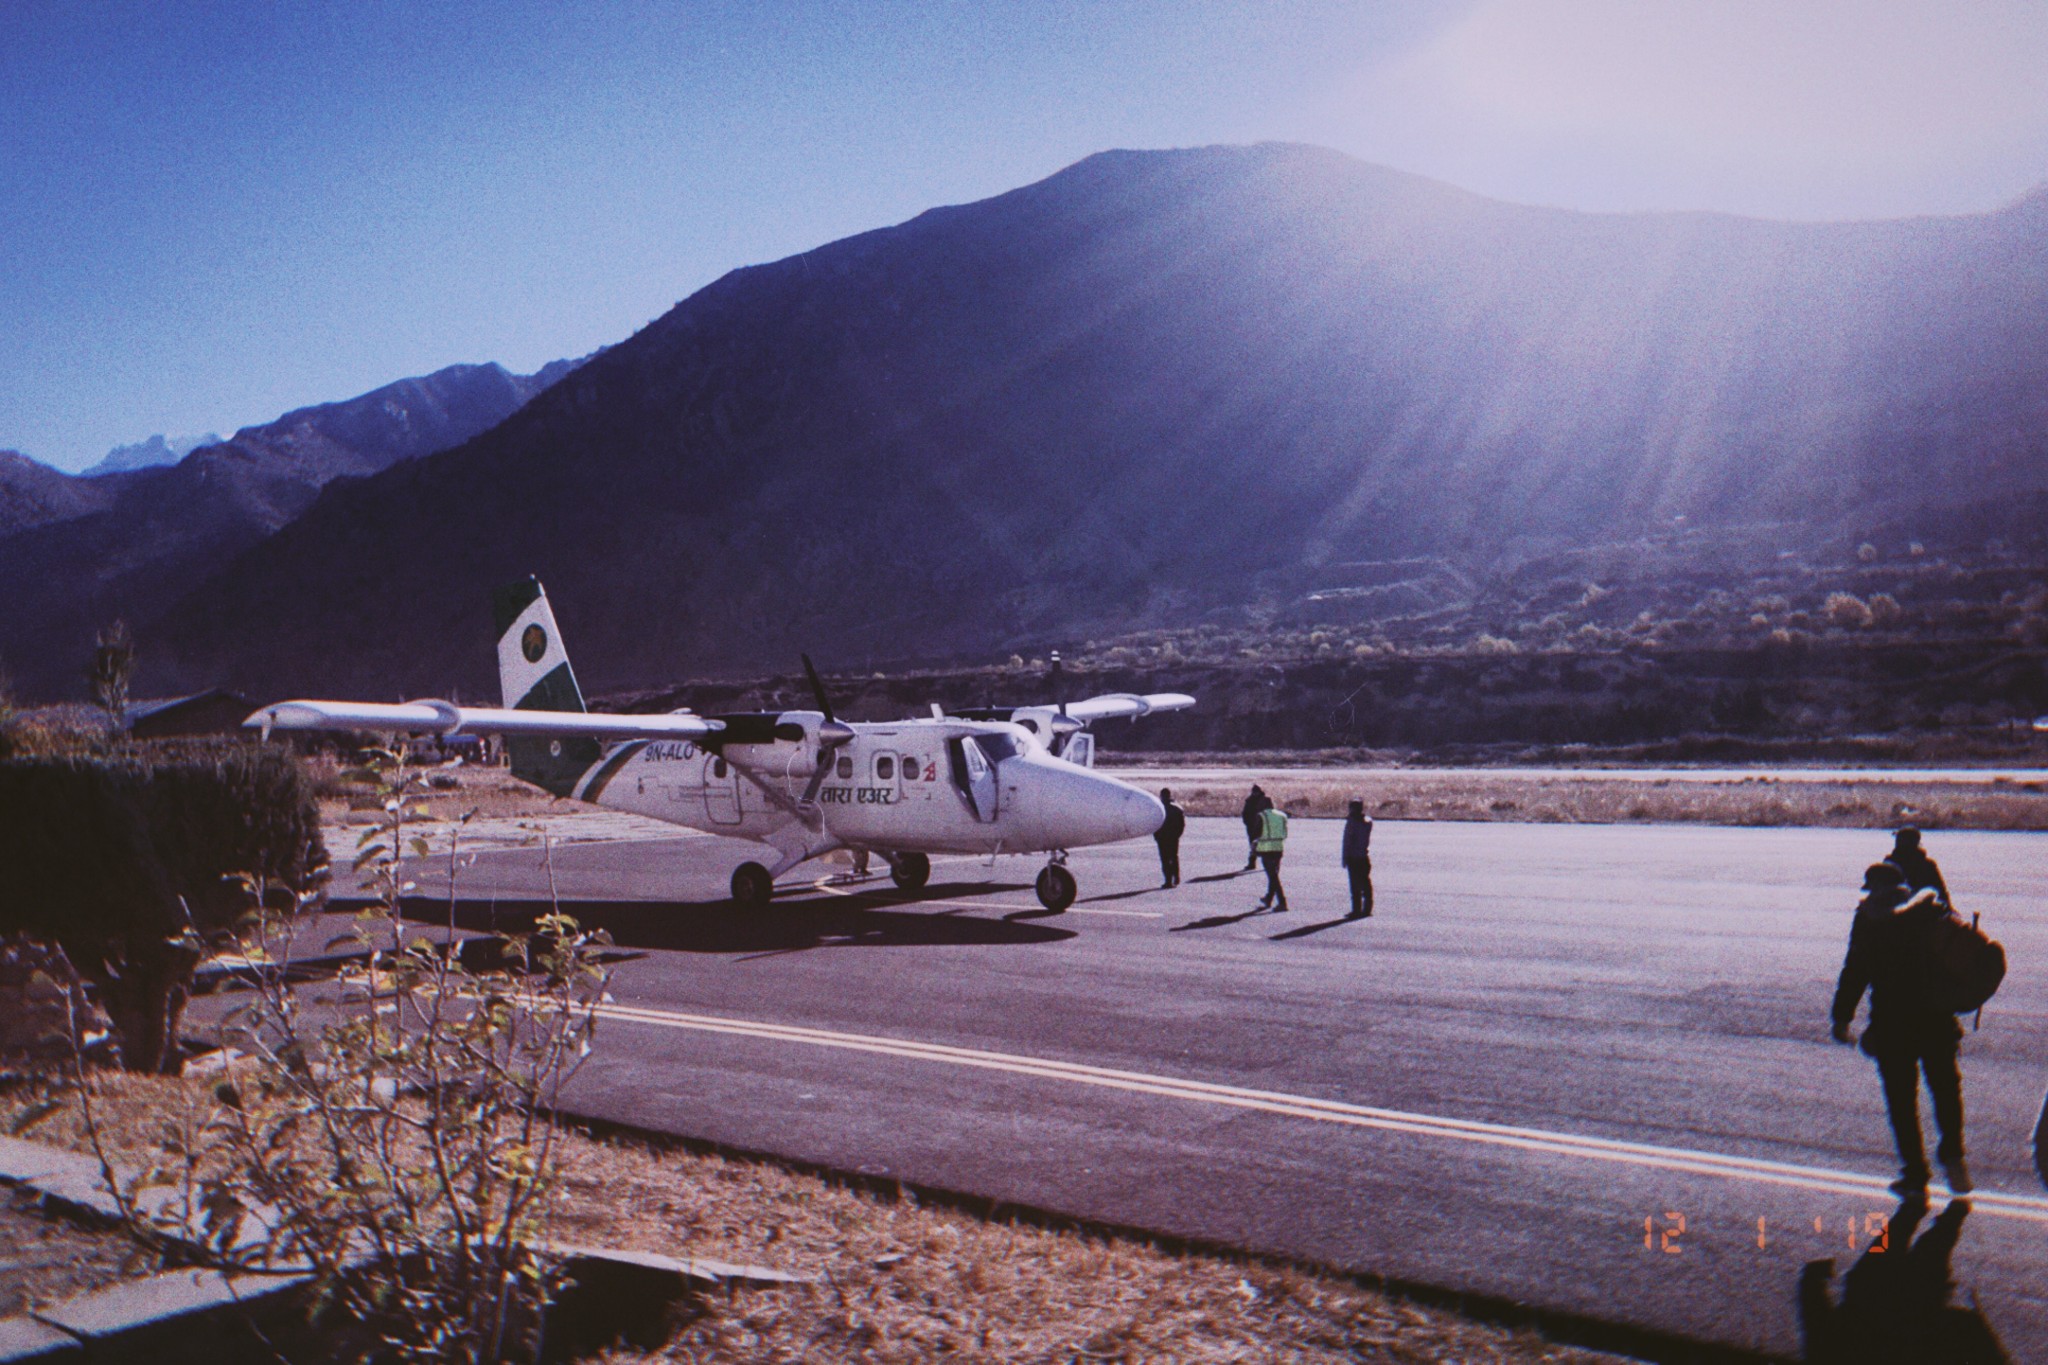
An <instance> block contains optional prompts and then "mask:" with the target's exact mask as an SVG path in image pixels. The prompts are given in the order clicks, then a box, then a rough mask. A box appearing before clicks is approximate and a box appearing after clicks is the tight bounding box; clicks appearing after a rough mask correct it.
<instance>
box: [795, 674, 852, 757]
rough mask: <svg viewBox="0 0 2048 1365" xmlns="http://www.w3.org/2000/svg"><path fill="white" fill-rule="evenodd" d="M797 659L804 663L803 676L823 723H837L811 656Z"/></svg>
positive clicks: (849, 736) (830, 702)
mask: <svg viewBox="0 0 2048 1365" xmlns="http://www.w3.org/2000/svg"><path fill="white" fill-rule="evenodd" d="M797 657H798V658H800V659H802V660H803V661H804V676H805V677H807V678H809V679H810V680H811V695H812V696H814V697H816V698H817V699H818V709H819V710H820V711H823V712H824V713H825V723H826V724H828V725H831V724H835V723H837V721H838V717H837V716H834V715H833V714H832V699H831V698H830V697H828V696H826V695H825V684H824V683H822V682H819V681H818V670H817V669H815V668H813V667H812V666H811V656H810V655H808V654H799V655H798V656H797ZM847 738H849V739H850V738H852V736H851V735H848V736H847ZM840 742H841V743H844V742H845V741H844V740H842V741H840Z"/></svg>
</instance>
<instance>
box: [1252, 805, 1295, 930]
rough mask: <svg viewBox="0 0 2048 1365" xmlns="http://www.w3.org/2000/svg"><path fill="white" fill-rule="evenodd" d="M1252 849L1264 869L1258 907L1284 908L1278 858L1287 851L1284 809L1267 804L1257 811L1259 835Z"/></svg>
mask: <svg viewBox="0 0 2048 1365" xmlns="http://www.w3.org/2000/svg"><path fill="white" fill-rule="evenodd" d="M1252 851H1253V852H1255V853H1256V854H1257V855H1258V858H1259V863H1260V865H1261V866H1263V867H1264V868H1265V869H1266V894H1265V895H1263V896H1261V897H1259V908H1260V909H1261V910H1263V909H1265V908H1266V907H1267V906H1269V905H1270V906H1272V907H1273V908H1274V909H1275V910H1285V909H1286V908H1287V888H1286V887H1284V886H1282V885H1280V859H1281V858H1282V857H1283V856H1284V855H1285V854H1286V852H1287V812H1286V811H1284V810H1281V809H1280V808H1279V807H1278V806H1274V805H1268V806H1267V807H1266V808H1265V809H1264V810H1262V811H1260V812H1259V837H1258V839H1257V840H1256V841H1255V842H1254V843H1253V844H1252Z"/></svg>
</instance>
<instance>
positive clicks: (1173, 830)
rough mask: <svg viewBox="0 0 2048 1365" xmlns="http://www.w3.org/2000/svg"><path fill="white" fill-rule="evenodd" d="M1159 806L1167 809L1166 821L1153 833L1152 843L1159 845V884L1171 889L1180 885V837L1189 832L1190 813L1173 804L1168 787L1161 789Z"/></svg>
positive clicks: (1171, 794) (1171, 793)
mask: <svg viewBox="0 0 2048 1365" xmlns="http://www.w3.org/2000/svg"><path fill="white" fill-rule="evenodd" d="M1159 804H1160V805H1162V806H1164V807H1166V819H1164V820H1162V821H1161V822H1160V824H1159V828H1158V829H1156V830H1154V831H1152V842H1154V843H1156V844H1158V845H1159V877H1160V882H1159V884H1160V885H1161V886H1162V887H1166V888H1168V889H1171V888H1173V887H1176V886H1179V885H1180V836H1181V835H1182V834H1183V833H1184V832H1185V831H1186V830H1187V827H1188V813H1187V812H1186V811H1184V810H1182V809H1181V808H1180V807H1179V806H1176V805H1174V804H1173V792H1172V790H1171V789H1170V788H1167V787H1161V788H1160V789H1159Z"/></svg>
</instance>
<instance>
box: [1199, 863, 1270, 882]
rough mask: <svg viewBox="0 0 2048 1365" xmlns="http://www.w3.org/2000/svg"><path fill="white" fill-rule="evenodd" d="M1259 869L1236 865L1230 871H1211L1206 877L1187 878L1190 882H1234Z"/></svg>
mask: <svg viewBox="0 0 2048 1365" xmlns="http://www.w3.org/2000/svg"><path fill="white" fill-rule="evenodd" d="M1257 871H1258V869H1257V868H1255V867H1236V868H1232V869H1231V870H1230V871H1228V872H1211V873H1210V874H1209V875H1208V876H1206V877H1188V878H1186V879H1185V880H1186V881H1188V882H1234V881H1236V880H1237V879H1238V878H1239V877H1249V876H1251V875H1252V874H1253V873H1254V872H1257Z"/></svg>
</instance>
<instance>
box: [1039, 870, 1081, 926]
mask: <svg viewBox="0 0 2048 1365" xmlns="http://www.w3.org/2000/svg"><path fill="white" fill-rule="evenodd" d="M1080 889H1081V887H1080V884H1079V883H1078V882H1076V881H1075V880H1074V874H1073V873H1071V872H1069V871H1067V869H1065V868H1064V867H1061V866H1060V865H1059V864H1058V863H1053V864H1051V865H1050V866H1048V867H1047V868H1046V869H1045V870H1044V871H1043V872H1041V873H1039V874H1038V903H1039V904H1040V905H1042V906H1044V907H1045V908H1046V909H1048V910H1050V911H1052V912H1053V913H1054V914H1055V915H1057V914H1058V913H1060V911H1062V910H1064V909H1066V908H1067V907H1068V906H1070V905H1072V904H1073V903H1074V896H1075V895H1076V894H1077V893H1078V892H1079V891H1080Z"/></svg>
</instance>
